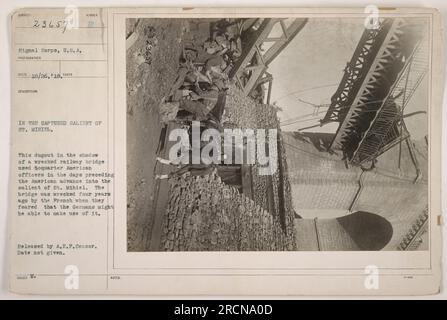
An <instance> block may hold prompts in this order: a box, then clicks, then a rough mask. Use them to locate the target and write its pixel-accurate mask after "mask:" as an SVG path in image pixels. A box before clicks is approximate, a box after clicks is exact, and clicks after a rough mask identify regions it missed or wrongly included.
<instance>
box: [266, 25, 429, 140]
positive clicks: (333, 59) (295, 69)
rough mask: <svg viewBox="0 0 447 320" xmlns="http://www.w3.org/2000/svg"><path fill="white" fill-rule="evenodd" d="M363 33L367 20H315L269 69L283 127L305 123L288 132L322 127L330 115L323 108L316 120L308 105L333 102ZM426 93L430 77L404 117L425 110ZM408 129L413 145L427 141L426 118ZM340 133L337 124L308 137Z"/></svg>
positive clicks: (414, 121) (409, 123)
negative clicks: (290, 121) (287, 122)
mask: <svg viewBox="0 0 447 320" xmlns="http://www.w3.org/2000/svg"><path fill="white" fill-rule="evenodd" d="M363 31H364V20H363V19H362V18H356V19H352V18H349V19H348V18H325V19H311V20H309V21H308V22H307V24H306V25H305V27H304V28H303V29H302V30H301V32H300V33H299V34H298V35H297V36H296V37H295V38H294V39H293V40H292V41H291V42H290V43H289V45H288V46H287V47H286V48H285V49H284V50H283V51H282V52H281V53H280V55H279V56H278V57H277V58H276V59H275V60H274V61H273V62H272V63H271V64H270V65H269V68H268V72H270V73H271V74H272V75H273V79H274V80H273V87H272V97H271V102H272V103H274V102H276V104H277V105H278V106H279V107H280V108H281V109H282V110H283V111H282V112H280V113H279V117H280V119H281V121H284V120H287V119H290V118H294V117H303V118H302V119H300V120H299V122H297V123H295V124H293V125H290V126H284V127H282V129H283V130H287V131H296V130H297V129H299V128H303V127H307V126H311V125H315V124H319V121H318V120H319V119H321V118H322V117H323V116H324V115H325V111H326V110H327V108H320V109H319V111H320V112H319V113H318V114H317V115H316V116H312V113H313V112H314V111H315V108H314V107H313V106H312V105H309V104H307V103H306V102H309V103H312V104H328V103H329V102H330V98H331V96H332V95H333V94H334V92H335V90H336V89H337V87H338V85H339V83H340V80H341V78H342V76H343V70H344V68H345V66H346V63H347V62H348V61H350V60H351V57H352V54H353V52H354V50H355V48H356V46H357V43H358V41H359V39H360V37H361V35H362V33H363ZM427 93H428V76H425V78H424V80H423V82H422V83H421V85H420V86H419V87H418V89H417V90H416V92H415V93H414V95H413V98H412V100H411V101H410V102H409V103H408V105H407V107H406V109H405V110H406V111H405V113H410V112H414V111H419V110H426V109H427V105H428V102H427V96H428V94H427ZM299 99H301V100H303V101H305V102H302V101H300V100H299ZM306 115H309V116H306ZM405 123H406V124H407V128H408V130H409V131H410V134H411V135H412V138H413V139H416V140H419V139H422V138H423V137H424V136H425V135H426V134H427V116H426V115H424V114H422V115H417V116H414V117H412V118H407V119H406V121H405ZM337 127H338V124H336V123H331V124H328V125H325V126H324V127H317V128H315V129H310V130H307V131H316V132H335V130H336V129H337Z"/></svg>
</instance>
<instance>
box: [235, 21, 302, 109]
mask: <svg viewBox="0 0 447 320" xmlns="http://www.w3.org/2000/svg"><path fill="white" fill-rule="evenodd" d="M306 23H307V19H293V21H292V22H291V23H290V24H289V25H288V26H287V25H286V23H285V19H279V18H272V19H260V20H258V21H257V22H256V23H252V25H255V24H259V26H258V28H257V29H256V30H253V29H252V28H250V29H249V30H246V31H245V32H244V33H245V34H244V35H243V36H244V37H245V39H244V44H245V45H244V47H243V48H242V49H243V52H242V56H241V57H240V58H239V59H238V60H237V62H236V63H235V65H234V66H233V68H232V69H231V72H230V78H234V79H235V80H236V83H237V84H238V85H239V86H240V87H241V88H242V90H243V92H244V93H245V95H247V96H248V95H250V94H251V93H252V92H253V90H255V88H257V87H258V86H259V85H262V84H264V83H266V82H268V83H269V94H268V98H267V100H269V97H270V90H271V86H272V81H273V77H272V76H271V75H270V74H268V73H266V71H267V68H268V65H269V64H270V63H271V62H272V61H273V60H274V59H275V58H276V57H277V56H278V55H279V54H280V53H281V51H282V50H283V49H284V48H285V47H286V46H287V45H288V44H289V43H290V41H292V40H293V38H294V37H295V36H296V35H297V34H298V33H299V32H300V31H301V29H302V28H303V27H304V26H305V24H306ZM276 24H279V25H280V27H281V28H280V30H281V35H280V36H274V37H272V36H271V33H272V30H273V28H274V27H275V25H276ZM267 46H268V49H267V50H264V47H267ZM267 103H269V101H267Z"/></svg>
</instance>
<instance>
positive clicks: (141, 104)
mask: <svg viewBox="0 0 447 320" xmlns="http://www.w3.org/2000/svg"><path fill="white" fill-rule="evenodd" d="M135 25H136V27H135ZM182 25H183V24H182V21H181V20H175V19H169V20H168V19H146V20H143V19H142V20H140V21H139V22H138V23H137V21H136V20H135V19H129V20H128V21H127V31H128V33H127V34H128V35H129V34H130V33H131V32H132V31H133V32H134V33H136V34H137V37H136V36H133V37H134V38H136V40H135V42H134V43H133V45H132V46H131V47H128V49H127V84H126V86H127V207H128V208H127V217H128V220H127V221H128V250H129V251H144V250H146V248H148V247H149V245H150V243H149V241H150V233H151V229H152V225H153V220H154V217H153V213H152V212H151V208H152V201H153V197H154V166H155V151H156V149H157V146H158V143H159V139H160V132H161V128H162V125H161V123H160V121H159V113H158V105H159V103H160V101H161V99H162V97H163V96H165V95H167V94H168V92H169V90H170V86H171V85H172V83H173V82H174V80H175V78H176V74H177V70H178V61H179V57H180V54H181V37H182V29H183V27H182ZM148 44H149V45H148Z"/></svg>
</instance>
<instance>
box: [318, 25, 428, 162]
mask: <svg viewBox="0 0 447 320" xmlns="http://www.w3.org/2000/svg"><path fill="white" fill-rule="evenodd" d="M409 21H411V22H409ZM424 30H426V29H425V28H424V24H423V21H420V20H416V21H414V19H412V20H405V19H401V18H396V19H385V20H383V21H382V23H381V25H380V27H379V28H378V29H377V30H365V32H364V34H363V36H362V38H361V40H360V42H359V44H358V46H357V49H356V51H355V52H354V55H353V58H352V60H351V62H350V63H348V66H347V68H346V70H345V74H344V77H343V79H342V81H341V83H340V86H339V88H338V90H337V91H336V93H335V94H334V95H333V97H332V101H331V105H330V107H329V109H328V112H327V114H326V116H325V117H324V118H323V120H322V123H323V124H324V123H327V122H331V121H337V122H340V126H339V128H338V130H337V132H336V134H335V137H334V140H333V141H332V144H331V146H330V148H331V149H340V150H342V151H343V153H344V156H345V158H346V159H347V160H348V162H350V163H351V164H353V165H361V164H362V163H364V162H366V161H372V160H374V159H375V158H376V157H377V156H379V155H380V154H382V153H383V152H385V151H386V150H388V149H390V148H391V147H393V146H394V145H396V144H398V143H399V142H401V141H402V140H405V139H407V138H408V137H409V133H408V131H407V130H406V127H405V125H404V123H403V110H404V108H405V105H406V104H407V103H408V101H409V99H410V98H411V96H412V95H413V93H414V91H415V90H416V88H417V86H418V85H419V83H420V82H421V80H422V78H423V77H424V75H425V73H426V71H427V70H428V55H427V45H426V43H425V42H423V41H421V39H422V36H423V35H424V34H423V33H424Z"/></svg>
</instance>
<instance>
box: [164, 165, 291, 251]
mask: <svg viewBox="0 0 447 320" xmlns="http://www.w3.org/2000/svg"><path fill="white" fill-rule="evenodd" d="M169 184H170V192H169V195H170V199H169V206H168V208H167V211H166V215H165V221H164V223H163V225H164V227H163V236H162V249H164V250H166V251H274V250H294V245H295V240H294V236H293V232H292V233H289V234H286V232H284V231H283V229H282V228H281V225H280V223H279V221H278V219H277V217H274V216H273V215H272V214H270V213H269V212H268V211H266V210H265V209H263V208H262V207H261V206H259V205H258V204H256V203H255V202H254V201H253V200H251V199H249V198H247V197H246V196H245V195H243V194H240V193H239V192H238V191H237V190H236V189H235V188H233V187H231V186H228V185H226V184H224V183H223V182H222V181H221V180H220V178H219V176H217V174H216V173H215V172H214V173H212V174H209V175H206V176H191V175H189V174H185V175H183V176H181V177H172V178H171V179H170V181H169Z"/></svg>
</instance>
